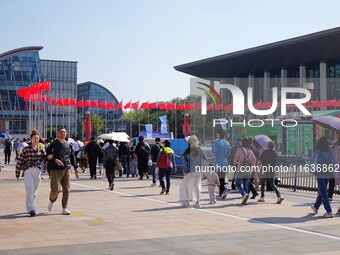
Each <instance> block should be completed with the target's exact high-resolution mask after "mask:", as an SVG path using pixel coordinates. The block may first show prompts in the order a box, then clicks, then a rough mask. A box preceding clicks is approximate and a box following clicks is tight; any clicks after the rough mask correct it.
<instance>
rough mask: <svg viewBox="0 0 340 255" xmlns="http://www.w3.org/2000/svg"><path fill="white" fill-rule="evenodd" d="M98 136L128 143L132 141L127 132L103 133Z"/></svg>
mask: <svg viewBox="0 0 340 255" xmlns="http://www.w3.org/2000/svg"><path fill="white" fill-rule="evenodd" d="M98 137H99V138H101V139H104V140H114V141H118V142H126V143H128V142H130V141H129V136H128V135H127V134H126V133H125V132H112V133H109V134H102V135H100V136H98Z"/></svg>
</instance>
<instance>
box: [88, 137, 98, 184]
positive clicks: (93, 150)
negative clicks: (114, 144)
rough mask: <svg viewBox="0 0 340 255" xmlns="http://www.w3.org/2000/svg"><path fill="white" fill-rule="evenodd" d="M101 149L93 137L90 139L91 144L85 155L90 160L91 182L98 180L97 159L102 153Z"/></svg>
mask: <svg viewBox="0 0 340 255" xmlns="http://www.w3.org/2000/svg"><path fill="white" fill-rule="evenodd" d="M100 150H101V149H100V147H99V145H98V144H97V143H96V141H95V139H94V137H93V136H91V138H90V142H89V143H88V144H87V145H86V147H85V150H84V152H85V154H86V155H87V157H88V159H89V168H90V176H91V177H90V180H93V179H97V159H98V155H99V153H100Z"/></svg>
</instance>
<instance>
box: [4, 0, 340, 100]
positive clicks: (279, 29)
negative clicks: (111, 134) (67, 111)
mask: <svg viewBox="0 0 340 255" xmlns="http://www.w3.org/2000/svg"><path fill="white" fill-rule="evenodd" d="M0 8H1V15H0V24H1V27H2V31H1V43H0V52H5V51H8V50H11V49H14V48H18V47H23V46H31V45H36V46H40V45H41V46H44V49H43V50H41V51H40V57H41V58H42V59H57V60H72V61H78V83H81V82H84V81H93V82H96V83H99V84H102V85H104V86H105V87H107V88H108V89H109V90H110V91H111V92H112V93H113V94H114V95H115V96H116V97H117V99H118V100H120V99H123V100H124V102H126V101H129V100H130V99H131V100H132V101H137V100H140V102H144V101H150V102H151V101H156V100H159V101H160V100H170V99H172V98H175V97H181V98H184V97H185V96H187V95H188V94H189V87H190V80H189V79H190V76H189V75H186V74H182V73H180V72H177V71H175V70H174V69H173V66H175V65H179V64H184V63H187V62H191V61H195V60H200V59H203V58H208V57H212V56H216V55H221V54H225V53H229V52H233V51H237V50H242V49H246V48H250V47H255V46H259V45H262V44H266V43H271V42H275V41H279V40H283V39H288V38H291V37H295V36H300V35H304V34H308V33H312V32H317V31H320V30H324V29H328V28H333V27H337V26H340V19H339V10H340V1H336V0H333V1H307V0H301V1H293V0H286V1H261V0H259V1H251V0H249V1H245V0H240V1H227V0H225V1H222V0H212V1H207V0H206V1H201V0H188V1H186V0H182V1H181V0H173V1H165V0H163V1H162V0H159V1H157V0H147V1H144V0H140V1H137V0H134V1H133V0H121V1H118V0H111V1H108V0H58V1H46V0H35V1H29V0H26V1H25V0H16V1H1V2H0Z"/></svg>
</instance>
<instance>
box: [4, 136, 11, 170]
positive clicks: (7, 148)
mask: <svg viewBox="0 0 340 255" xmlns="http://www.w3.org/2000/svg"><path fill="white" fill-rule="evenodd" d="M12 149H13V146H12V142H11V140H10V139H9V138H7V139H6V140H5V147H4V153H5V164H6V163H7V164H8V165H9V162H10V161H11V153H12Z"/></svg>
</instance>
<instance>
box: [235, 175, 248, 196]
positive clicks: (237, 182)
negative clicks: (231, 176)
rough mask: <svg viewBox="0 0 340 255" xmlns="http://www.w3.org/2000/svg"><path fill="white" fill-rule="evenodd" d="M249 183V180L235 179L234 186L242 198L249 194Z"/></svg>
mask: <svg viewBox="0 0 340 255" xmlns="http://www.w3.org/2000/svg"><path fill="white" fill-rule="evenodd" d="M249 182H250V178H236V179H235V186H236V189H237V190H238V191H239V192H240V193H241V195H242V197H243V196H244V195H246V194H248V193H249ZM242 184H243V187H242Z"/></svg>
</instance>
